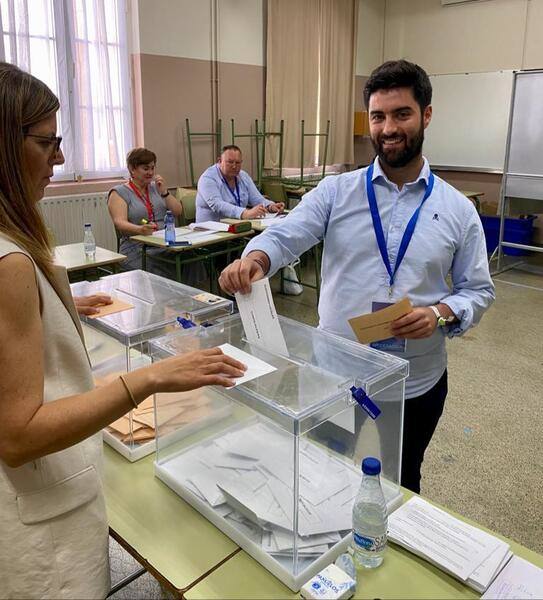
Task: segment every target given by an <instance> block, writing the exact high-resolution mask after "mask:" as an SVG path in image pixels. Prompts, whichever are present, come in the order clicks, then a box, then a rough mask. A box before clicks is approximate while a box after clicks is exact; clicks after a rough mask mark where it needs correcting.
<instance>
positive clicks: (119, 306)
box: [88, 296, 134, 319]
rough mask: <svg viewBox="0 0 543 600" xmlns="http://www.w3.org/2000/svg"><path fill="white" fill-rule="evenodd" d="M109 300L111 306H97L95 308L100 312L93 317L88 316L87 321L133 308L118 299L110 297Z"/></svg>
mask: <svg viewBox="0 0 543 600" xmlns="http://www.w3.org/2000/svg"><path fill="white" fill-rule="evenodd" d="M111 299H112V300H113V302H112V303H111V304H103V305H102V306H98V307H97V308H98V310H99V311H100V312H98V313H96V314H95V315H88V317H89V319H98V318H99V317H105V316H107V315H113V314H115V313H118V312H121V311H123V310H130V309H132V308H134V305H133V304H130V303H129V302H124V301H123V300H119V298H115V297H113V296H112V297H111Z"/></svg>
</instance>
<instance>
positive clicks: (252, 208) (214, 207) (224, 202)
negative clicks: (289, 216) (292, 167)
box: [196, 145, 285, 223]
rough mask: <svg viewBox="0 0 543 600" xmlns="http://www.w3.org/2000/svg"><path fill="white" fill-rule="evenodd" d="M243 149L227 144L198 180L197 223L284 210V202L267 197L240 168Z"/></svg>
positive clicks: (251, 216) (248, 216) (250, 217)
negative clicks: (216, 159)
mask: <svg viewBox="0 0 543 600" xmlns="http://www.w3.org/2000/svg"><path fill="white" fill-rule="evenodd" d="M241 163H242V158H241V150H240V149H239V148H238V147H237V146H234V145H230V146H224V148H223V149H222V152H221V155H220V157H219V160H218V161H217V163H216V164H214V165H211V167H209V168H208V169H206V170H205V171H204V172H203V173H202V176H201V177H200V179H199V180H198V194H197V195H196V222H197V223H201V222H202V221H220V220H221V219H225V218H229V219H259V218H262V217H264V216H265V215H266V213H268V212H281V211H282V210H283V209H284V208H285V206H284V204H283V203H282V202H272V201H270V200H266V198H264V196H263V195H262V194H261V193H260V192H259V191H258V189H257V188H256V185H255V184H254V182H253V180H252V179H251V176H250V175H249V174H248V173H246V172H245V171H242V170H241Z"/></svg>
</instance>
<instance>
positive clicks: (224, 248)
mask: <svg viewBox="0 0 543 600" xmlns="http://www.w3.org/2000/svg"><path fill="white" fill-rule="evenodd" d="M181 229H182V230H184V231H186V232H187V234H188V233H192V229H189V228H188V227H183V228H181ZM210 233H212V232H210ZM254 234H255V232H254V231H253V230H252V229H251V230H250V231H244V232H243V233H228V232H226V231H219V232H217V233H215V234H214V239H212V240H206V241H200V242H199V241H197V240H195V241H194V243H193V244H192V245H190V246H168V244H166V242H165V241H164V239H163V238H159V237H156V236H152V235H135V236H132V237H131V238H130V239H131V240H134V241H135V242H138V243H139V244H141V268H142V270H144V271H146V270H147V248H162V249H163V250H166V251H167V252H168V253H171V255H172V258H167V257H158V256H156V257H155V256H153V260H158V261H161V262H165V263H169V264H174V265H175V276H176V279H177V281H179V282H180V283H181V267H182V265H184V264H189V263H192V262H199V261H207V262H209V264H210V267H211V268H210V281H213V279H214V272H215V263H214V259H215V257H216V256H221V255H226V256H227V257H228V262H230V255H231V254H232V252H238V251H240V250H242V249H243V248H244V247H245V244H246V241H247V238H248V237H250V236H253V235H254Z"/></svg>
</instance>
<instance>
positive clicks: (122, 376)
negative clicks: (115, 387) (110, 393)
mask: <svg viewBox="0 0 543 600" xmlns="http://www.w3.org/2000/svg"><path fill="white" fill-rule="evenodd" d="M119 379H120V380H121V381H122V382H123V385H124V389H125V390H126V393H127V394H128V396H129V398H130V401H131V402H132V404H133V405H134V408H138V403H137V402H136V399H135V398H134V394H133V393H132V392H131V390H130V388H129V387H128V383H126V381H125V378H124V375H119Z"/></svg>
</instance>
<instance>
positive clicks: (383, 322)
mask: <svg viewBox="0 0 543 600" xmlns="http://www.w3.org/2000/svg"><path fill="white" fill-rule="evenodd" d="M412 310H413V305H412V304H411V302H410V301H409V298H403V299H402V300H400V301H399V302H396V303H395V304H392V305H391V306H387V307H386V308H382V309H381V310H378V311H376V312H373V313H368V314H366V315H360V316H359V317H354V318H352V319H349V325H350V326H351V327H352V329H353V331H354V333H355V335H356V338H357V339H358V341H359V342H360V343H362V344H371V343H372V342H377V341H379V340H386V339H388V338H390V337H392V331H391V328H390V326H391V323H392V321H395V320H396V319H399V318H400V317H403V316H404V315H406V314H408V313H410V312H411V311H412Z"/></svg>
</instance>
